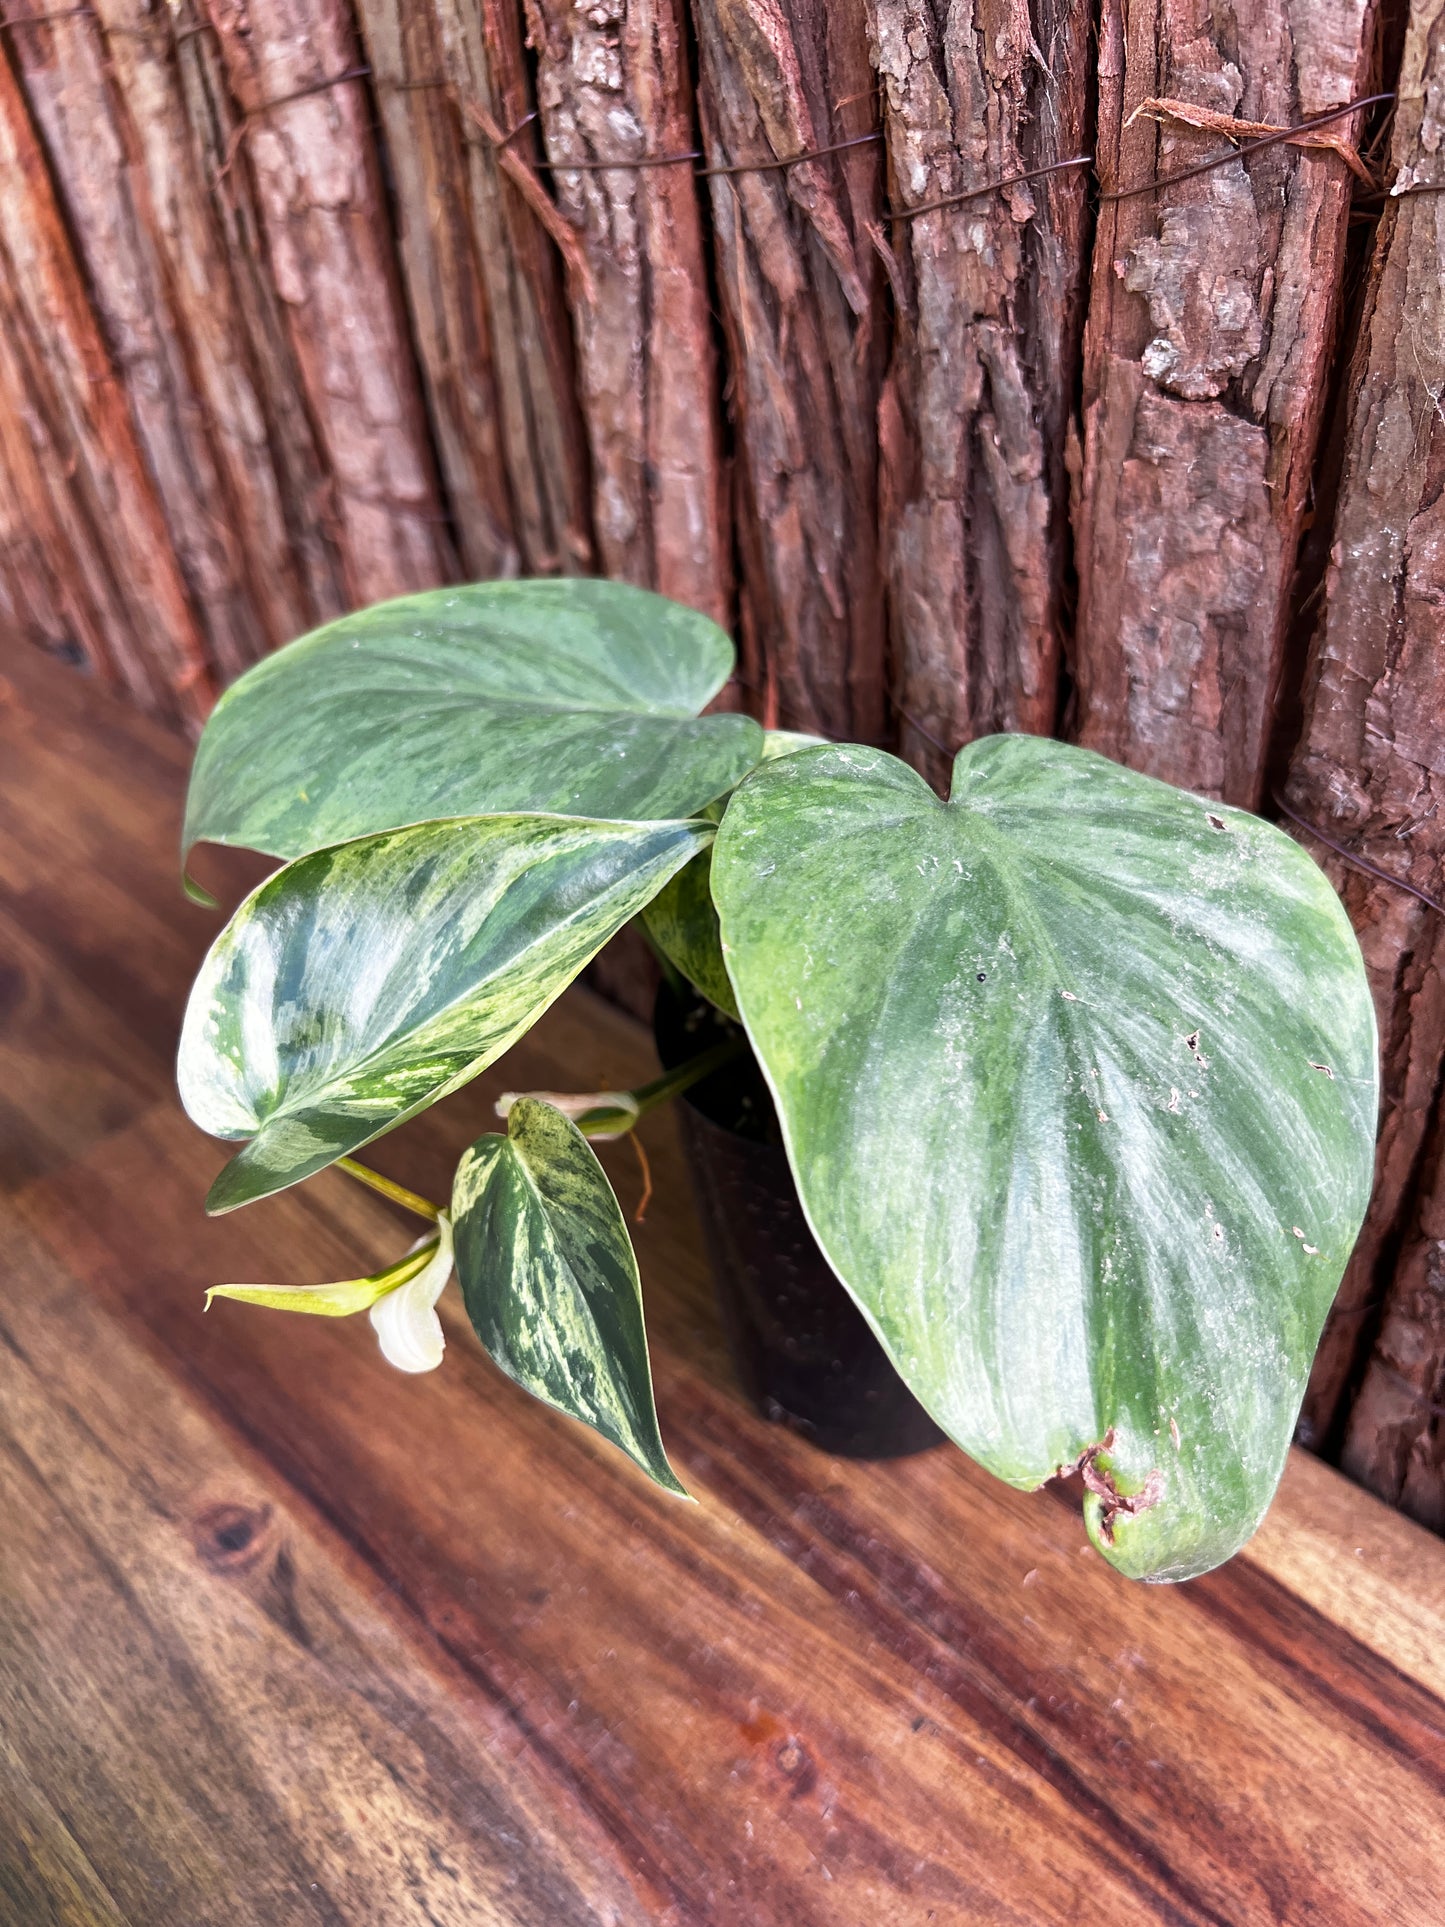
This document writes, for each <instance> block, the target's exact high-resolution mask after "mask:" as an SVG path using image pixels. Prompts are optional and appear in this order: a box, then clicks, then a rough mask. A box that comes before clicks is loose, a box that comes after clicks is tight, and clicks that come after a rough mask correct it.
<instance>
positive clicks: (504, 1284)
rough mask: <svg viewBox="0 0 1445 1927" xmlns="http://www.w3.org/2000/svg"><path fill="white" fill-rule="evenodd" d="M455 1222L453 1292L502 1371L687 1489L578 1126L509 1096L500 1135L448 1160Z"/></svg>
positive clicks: (611, 1221)
mask: <svg viewBox="0 0 1445 1927" xmlns="http://www.w3.org/2000/svg"><path fill="white" fill-rule="evenodd" d="M452 1218H453V1221H454V1224H455V1235H456V1262H457V1277H458V1278H459V1280H460V1281H461V1287H462V1297H463V1299H464V1300H465V1302H466V1307H467V1312H468V1315H469V1316H470V1318H471V1321H472V1324H473V1326H474V1327H475V1328H476V1333H477V1336H478V1337H479V1338H480V1339H481V1341H482V1343H483V1345H484V1346H485V1347H486V1349H487V1350H488V1352H490V1353H491V1355H492V1357H493V1358H494V1359H495V1360H496V1362H497V1364H498V1365H500V1366H501V1368H502V1370H503V1371H504V1372H506V1373H507V1375H508V1376H509V1377H510V1378H514V1379H515V1380H516V1382H517V1383H518V1384H519V1385H521V1386H524V1387H525V1388H526V1390H527V1391H529V1392H533V1393H535V1394H536V1396H537V1397H538V1398H540V1399H543V1400H545V1401H546V1403H547V1404H549V1405H552V1406H555V1408H556V1409H557V1410H558V1411H559V1412H565V1413H566V1414H567V1415H568V1416H569V1417H571V1418H579V1419H581V1420H582V1422H583V1423H584V1424H585V1425H590V1426H592V1427H593V1428H594V1429H595V1430H596V1431H598V1432H600V1433H601V1434H602V1436H603V1437H604V1438H607V1439H610V1440H611V1441H612V1442H613V1444H614V1445H619V1446H621V1448H622V1450H623V1451H624V1452H626V1453H627V1454H628V1456H629V1457H630V1458H632V1459H634V1460H635V1461H636V1462H637V1464H638V1465H640V1466H641V1467H642V1469H643V1471H644V1472H646V1473H648V1474H649V1476H650V1477H652V1478H653V1479H655V1480H656V1481H657V1483H658V1484H659V1485H661V1486H665V1487H666V1488H667V1489H668V1491H670V1492H678V1493H683V1487H682V1486H681V1485H680V1484H679V1483H678V1480H677V1477H676V1475H675V1474H674V1472H673V1470H672V1468H671V1466H670V1465H669V1464H668V1462H667V1455H666V1453H665V1452H664V1450H663V1446H662V1439H661V1436H660V1435H659V1432H658V1428H657V1412H656V1408H655V1406H654V1404H653V1397H652V1374H651V1371H650V1369H649V1366H648V1361H647V1337H646V1333H645V1331H644V1329H643V1322H642V1290H641V1286H640V1284H639V1282H638V1277H637V1260H636V1258H635V1257H634V1255H633V1251H632V1240H631V1239H630V1238H629V1237H628V1235H627V1227H626V1225H625V1224H624V1223H623V1221H622V1213H621V1211H620V1210H619V1209H618V1206H617V1199H616V1198H615V1197H614V1195H613V1192H612V1186H611V1185H610V1184H609V1183H608V1181H607V1175H606V1173H605V1172H604V1171H603V1169H602V1166H601V1165H600V1164H599V1163H598V1162H597V1159H596V1156H595V1155H594V1153H593V1151H592V1148H591V1146H590V1145H589V1144H588V1142H587V1140H586V1138H585V1137H583V1135H582V1133H581V1132H580V1131H579V1130H578V1129H577V1126H576V1125H575V1124H573V1123H572V1122H571V1120H570V1119H568V1118H566V1117H564V1116H563V1115H562V1113H561V1112H560V1111H558V1110H556V1109H555V1108H554V1107H553V1106H552V1105H550V1104H544V1103H541V1102H539V1101H538V1100H537V1099H535V1098H530V1097H522V1098H518V1099H517V1100H516V1102H515V1103H514V1104H513V1105H512V1107H511V1109H510V1111H509V1113H508V1116H507V1135H506V1136H505V1137H501V1136H499V1135H496V1134H489V1135H488V1136H486V1137H480V1138H478V1139H477V1141H476V1143H475V1144H474V1145H473V1146H472V1147H471V1149H470V1150H469V1151H468V1152H467V1153H466V1155H465V1157H463V1159H462V1161H461V1163H460V1164H459V1165H458V1166H457V1174H456V1179H455V1182H454V1184H453V1187H452ZM683 1496H684V1497H685V1496H686V1494H685V1493H683Z"/></svg>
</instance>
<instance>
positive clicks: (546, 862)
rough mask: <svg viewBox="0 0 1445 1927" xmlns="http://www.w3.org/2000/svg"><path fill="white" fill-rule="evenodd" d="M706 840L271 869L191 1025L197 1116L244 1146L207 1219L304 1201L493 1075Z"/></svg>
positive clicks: (509, 824)
mask: <svg viewBox="0 0 1445 1927" xmlns="http://www.w3.org/2000/svg"><path fill="white" fill-rule="evenodd" d="M712 834H713V832H712V830H711V828H710V827H708V826H705V825H698V824H692V823H589V822H584V821H579V820H577V819H574V818H568V817H547V816H494V817H471V818H462V819H459V820H452V821H448V822H445V823H424V824H420V825H417V826H415V827H413V828H411V829H405V830H393V831H390V832H388V833H386V834H385V835H381V836H371V837H362V838H359V839H358V840H357V841H355V842H352V843H343V844H340V845H339V846H338V847H337V848H335V849H331V850H322V851H318V852H316V853H315V854H313V855H311V856H306V857H302V858H301V859H300V860H299V861H297V862H295V863H291V864H288V865H287V866H286V868H285V869H283V870H279V871H277V873H276V874H275V875H274V876H272V877H269V878H268V879H267V880H266V882H265V883H263V884H262V885H261V887H260V888H259V889H258V890H256V891H254V892H253V893H252V895H251V896H249V897H248V898H247V899H246V901H245V902H244V903H243V904H242V905H241V907H240V909H239V910H237V912H236V914H235V916H234V917H232V919H231V921H230V923H229V924H227V926H226V928H225V929H224V930H223V931H222V932H221V934H220V936H219V937H218V938H217V939H216V942H215V943H214V944H213V945H212V947H211V950H210V953H209V955H208V956H207V958H206V960H205V962H204V964H203V965H202V966H201V971H200V975H199V976H198V977H197V979H196V983H195V987H194V989H193V990H192V992H191V1001H190V1005H189V1007H188V1009H187V1011H186V1021H185V1026H184V1030H183V1032H182V1036H181V1052H180V1067H179V1077H180V1086H181V1097H182V1100H183V1101H184V1103H185V1106H186V1109H187V1110H188V1111H189V1112H190V1114H191V1116H192V1117H193V1118H194V1119H195V1121H196V1122H197V1124H199V1125H200V1126H201V1127H202V1129H203V1130H207V1131H209V1132H211V1134H212V1135H213V1136H215V1137H229V1138H235V1137H250V1138H251V1142H250V1143H249V1144H248V1145H247V1146H246V1147H245V1149H244V1150H243V1151H241V1152H240V1153H238V1155H237V1156H236V1157H234V1158H233V1159H232V1160H231V1162H230V1163H229V1164H228V1165H227V1166H226V1168H225V1169H224V1170H223V1171H222V1172H221V1175H220V1176H219V1177H218V1178H217V1180H216V1182H215V1185H214V1186H213V1187H212V1190H211V1195H210V1197H209V1199H208V1200H207V1208H208V1209H210V1210H212V1211H229V1210H231V1209H233V1208H234V1207H235V1206H236V1205H239V1204H246V1203H249V1202H250V1201H251V1200H252V1199H254V1198H259V1197H264V1196H266V1195H267V1193H269V1192H272V1191H278V1190H280V1189H281V1188H282V1187H283V1186H285V1185H289V1184H295V1183H297V1182H298V1181H299V1180H300V1179H302V1178H305V1177H309V1176H310V1175H311V1173H312V1172H313V1171H318V1170H320V1169H321V1168H322V1166H323V1165H327V1164H331V1163H333V1162H334V1161H335V1159H337V1158H338V1157H341V1156H343V1155H344V1154H345V1153H346V1152H348V1151H353V1150H355V1149H357V1148H358V1147H359V1146H360V1145H362V1144H365V1143H367V1142H368V1141H369V1140H370V1139H371V1138H374V1137H378V1136H380V1135H381V1133H382V1132H383V1131H389V1130H390V1129H391V1128H392V1126H393V1125H395V1124H399V1123H401V1122H402V1120H403V1119H404V1118H407V1117H410V1116H411V1115H412V1114H413V1113H414V1112H416V1111H419V1110H421V1109H422V1108H423V1107H424V1106H426V1105H428V1104H430V1103H432V1102H433V1101H434V1100H435V1099H436V1098H438V1097H442V1096H445V1095H446V1093H447V1092H448V1091H451V1090H455V1089H456V1088H457V1086H458V1085H460V1084H464V1083H465V1082H466V1081H467V1079H468V1078H470V1077H473V1076H475V1074H476V1073H477V1072H478V1071H480V1070H483V1069H485V1067H486V1066H487V1065H488V1064H490V1063H491V1062H492V1061H493V1060H494V1059H495V1058H498V1057H500V1056H501V1054H502V1052H503V1051H504V1050H506V1049H507V1048H508V1046H509V1045H510V1044H512V1043H514V1042H515V1040H516V1039H517V1038H518V1037H519V1036H521V1034H522V1033H523V1032H524V1031H525V1030H527V1029H528V1028H529V1026H530V1025H531V1024H533V1023H534V1022H535V1021H536V1019H537V1018H538V1017H539V1016H540V1015H541V1013H542V1012H543V1011H544V1010H545V1009H546V1008H547V1006H548V1004H550V1003H551V1002H552V1000H553V998H555V997H556V996H557V995H558V994H559V992H561V991H562V990H563V989H564V988H565V986H566V985H567V984H568V983H570V982H571V980H572V978H573V977H575V976H576V974H577V972H578V971H579V970H580V969H581V968H582V967H583V965H584V964H585V963H587V962H588V961H589V959H590V958H592V957H593V956H594V955H595V954H596V952H597V951H598V950H599V949H600V948H601V947H602V945H603V944H604V943H606V941H607V939H608V938H609V937H610V936H612V934H613V933H614V932H615V931H616V930H618V929H619V928H620V927H621V925H622V924H624V923H625V922H626V921H627V919H628V918H629V917H631V916H634V915H635V914H636V913H637V912H638V911H639V910H640V909H641V908H642V906H643V905H644V904H645V903H646V902H647V900H648V898H649V897H650V896H651V895H652V894H653V892H654V891H655V890H657V889H658V888H659V887H660V885H662V884H663V883H665V882H666V881H667V879H668V877H669V876H671V875H672V873H673V871H674V870H676V869H678V868H679V867H680V866H681V865H682V864H684V863H686V862H687V861H688V859H689V858H690V857H691V856H693V855H694V854H695V853H696V852H697V851H698V850H699V849H702V848H704V847H705V846H706V844H707V842H708V841H709V839H710V838H711V836H712ZM253 1133H254V1135H252V1134H253Z"/></svg>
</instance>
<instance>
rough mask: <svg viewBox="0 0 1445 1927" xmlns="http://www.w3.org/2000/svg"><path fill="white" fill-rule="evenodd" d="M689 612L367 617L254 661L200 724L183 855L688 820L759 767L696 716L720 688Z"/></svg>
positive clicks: (456, 607)
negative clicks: (475, 821) (500, 818)
mask: <svg viewBox="0 0 1445 1927" xmlns="http://www.w3.org/2000/svg"><path fill="white" fill-rule="evenodd" d="M732 666H733V647H732V643H731V642H730V641H729V640H728V637H727V636H726V635H725V634H724V633H723V631H722V630H721V629H719V628H718V626H717V624H716V623H714V622H710V621H709V620H708V619H707V617H706V616H702V615H699V614H697V612H696V611H695V610H692V609H687V608H684V607H683V606H682V605H681V604H680V603H676V602H669V601H667V600H665V599H664V598H663V597H662V596H658V595H652V594H650V593H649V592H648V591H647V590H645V589H634V588H630V587H628V586H627V585H626V584H624V583H620V582H594V581H578V580H575V579H574V580H569V581H540V582H482V583H474V584H472V585H471V586H469V587H465V588H462V587H457V588H446V589H433V590H429V591H427V593H425V594H424V595H414V596H404V597H402V598H400V599H399V600H397V601H393V602H381V603H377V604H375V605H374V606H373V607H371V608H369V609H362V610H359V611H357V612H356V613H355V614H353V615H348V616H343V617H342V618H341V619H340V620H339V621H337V622H331V623H328V624H327V625H326V626H325V628H322V629H317V630H315V631H313V632H312V634H310V635H308V636H302V637H301V638H300V639H299V640H298V641H296V642H293V643H291V644H290V645H289V646H288V647H287V648H285V649H279V650H277V651H276V653H275V654H274V655H270V656H267V657H265V658H264V660H262V661H261V662H258V663H257V664H256V665H255V667H254V668H252V669H249V670H248V671H247V672H246V674H245V675H244V676H242V677H241V678H240V680H239V681H238V682H236V683H235V684H233V686H232V687H231V688H230V689H228V690H227V691H226V693H225V695H223V696H222V698H221V700H220V701H219V702H218V703H217V704H216V707H215V709H214V710H213V711H212V712H211V716H210V719H209V720H208V722H207V724H206V727H205V730H204V732H203V734H202V736H201V741H200V746H199V748H198V749H197V751H196V761H195V768H194V770H193V772H192V775H191V788H190V795H189V797H188V799H187V804H186V825H185V833H184V847H185V848H186V849H187V850H189V849H190V847H191V845H192V844H194V843H197V842H202V841H208V842H213V843H234V844H239V845H241V846H242V847H244V848H247V849H254V850H264V851H267V852H269V853H270V854H271V855H273V856H279V857H296V856H303V855H305V854H306V853H307V852H308V851H311V850H319V849H323V848H325V847H327V846H328V845H330V844H334V843H340V842H342V841H344V840H346V839H348V838H351V837H357V836H363V835H368V834H371V833H372V832H375V831H379V830H389V829H395V828H398V827H400V826H401V825H404V824H411V823H420V822H424V821H429V820H432V819H435V818H439V817H444V816H485V815H493V814H497V813H502V812H515V811H522V810H540V811H546V812H549V813H551V814H553V815H564V816H577V817H587V818H608V819H610V820H617V821H641V820H643V819H651V818H657V819H670V818H675V817H684V816H691V815H693V814H694V813H695V812H696V811H698V810H700V809H701V808H702V807H703V806H704V805H705V804H707V803H708V802H710V801H711V800H712V799H713V798H715V797H718V796H721V795H723V794H724V793H725V792H726V791H728V790H729V789H731V788H732V786H733V784H734V783H736V782H737V781H738V780H739V779H740V778H741V777H742V776H743V775H744V774H745V773H746V771H748V770H749V769H751V768H752V767H753V765H754V763H756V762H757V761H758V759H759V757H760V756H761V755H762V754H763V742H764V739H763V732H762V730H761V729H760V728H759V727H758V725H757V724H756V723H755V722H753V721H752V720H751V719H750V718H749V717H746V716H737V715H714V716H704V715H702V714H700V712H701V711H702V709H703V708H704V707H705V706H706V704H707V703H708V702H709V701H710V700H711V699H712V697H713V696H715V695H716V694H717V692H718V690H719V689H720V688H721V687H722V685H723V683H724V682H725V681H726V680H727V678H728V676H729V675H730V674H731V672H732Z"/></svg>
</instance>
